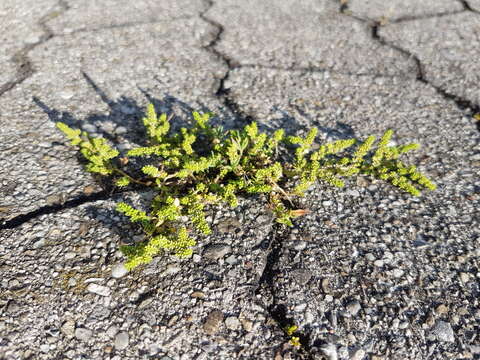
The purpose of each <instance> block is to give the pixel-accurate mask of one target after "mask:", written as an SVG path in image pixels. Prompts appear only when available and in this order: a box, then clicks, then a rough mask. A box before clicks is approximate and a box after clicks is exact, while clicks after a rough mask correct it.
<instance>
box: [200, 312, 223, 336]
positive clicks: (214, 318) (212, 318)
mask: <svg viewBox="0 0 480 360" xmlns="http://www.w3.org/2000/svg"><path fill="white" fill-rule="evenodd" d="M222 320H223V314H222V312H221V311H218V310H214V311H212V312H211V313H210V314H209V315H208V316H207V319H206V320H205V323H204V324H203V330H204V331H205V332H206V333H207V334H209V335H213V334H215V333H216V332H217V331H218V328H219V327H220V323H221V322H222Z"/></svg>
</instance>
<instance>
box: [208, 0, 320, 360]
mask: <svg viewBox="0 0 480 360" xmlns="http://www.w3.org/2000/svg"><path fill="white" fill-rule="evenodd" d="M206 3H207V5H208V6H207V8H206V9H205V10H204V11H202V12H201V13H200V15H199V17H200V18H201V19H202V20H203V21H205V22H207V23H208V24H210V25H212V26H213V27H214V28H216V29H217V32H216V34H215V36H214V37H213V39H212V40H211V41H210V43H209V44H207V45H206V46H204V49H205V50H206V51H208V52H210V53H212V54H213V55H214V56H215V57H216V58H217V59H219V60H221V61H222V62H223V63H225V64H226V65H227V68H228V70H227V71H226V72H225V75H224V76H223V78H221V79H220V81H219V85H218V88H217V91H216V92H215V96H216V97H218V98H220V99H221V100H222V102H223V104H224V105H225V107H226V108H227V109H228V110H229V111H230V112H231V113H232V114H234V115H236V116H237V117H238V118H239V119H240V120H241V122H242V123H246V124H247V123H249V122H251V121H254V117H253V116H251V115H247V114H245V113H244V112H243V111H242V110H241V109H240V106H239V105H238V104H237V103H236V102H235V100H234V99H233V98H232V97H230V96H229V90H230V89H227V88H226V87H225V82H226V81H227V80H228V78H229V76H230V72H231V71H232V70H235V69H239V68H242V67H248V65H247V66H244V65H241V64H238V63H235V62H234V61H233V60H232V59H231V58H229V57H228V56H226V55H225V54H223V53H222V52H220V51H218V49H217V48H216V45H217V43H218V42H219V41H220V40H221V37H222V34H223V33H224V31H225V28H224V27H223V25H221V24H219V23H218V22H216V21H214V20H212V19H210V18H208V17H207V16H206V15H205V14H206V13H207V12H208V11H209V10H210V9H211V8H212V7H213V6H214V5H215V3H214V2H213V1H212V0H206ZM272 235H273V240H271V241H270V243H269V245H268V250H269V251H268V253H267V256H266V258H267V260H266V264H265V267H264V269H263V271H262V274H261V275H260V277H259V280H258V282H257V285H256V287H255V289H254V290H253V294H252V298H253V301H254V302H256V303H257V304H258V305H259V306H260V307H262V308H263V309H265V311H266V312H267V313H268V314H269V315H270V317H271V318H272V320H273V321H274V322H275V323H276V324H277V325H278V326H279V328H280V330H281V331H282V332H284V333H285V338H286V342H288V341H289V340H290V337H289V336H288V335H287V334H286V332H285V328H286V327H287V326H288V325H292V322H293V321H291V320H290V321H289V319H288V318H287V315H286V314H287V311H286V307H285V306H284V305H281V304H280V305H279V304H277V301H276V296H275V291H274V286H273V280H274V266H275V264H276V263H277V261H278V259H279V254H280V252H281V250H282V247H283V240H284V238H285V236H283V237H282V238H280V237H279V236H276V235H275V229H272V231H270V233H269V234H268V235H267V236H266V238H267V239H268V238H269V237H270V236H272ZM262 293H265V294H262ZM258 297H261V298H263V299H264V300H265V298H266V300H265V301H266V302H269V299H271V305H269V306H268V305H266V304H265V303H264V302H262V301H260V300H258V299H257V298H258ZM299 337H300V342H301V344H302V348H301V350H300V351H301V352H303V353H305V354H306V355H307V359H312V360H313V357H312V356H311V355H310V354H308V348H307V346H308V345H307V344H308V339H306V338H305V337H304V336H303V335H301V334H300V335H299Z"/></svg>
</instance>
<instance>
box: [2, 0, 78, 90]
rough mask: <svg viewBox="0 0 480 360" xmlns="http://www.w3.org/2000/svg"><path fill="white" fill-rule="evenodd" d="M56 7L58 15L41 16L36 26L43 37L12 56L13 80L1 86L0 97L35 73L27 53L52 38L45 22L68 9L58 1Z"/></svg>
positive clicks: (52, 13)
mask: <svg viewBox="0 0 480 360" xmlns="http://www.w3.org/2000/svg"><path fill="white" fill-rule="evenodd" d="M57 5H58V6H59V7H60V9H61V10H60V13H59V12H58V11H57V10H52V11H51V12H49V13H48V14H46V15H44V16H42V18H41V19H40V20H39V21H38V22H37V24H38V26H39V27H40V28H41V29H42V31H43V35H42V36H40V39H39V40H38V41H37V42H35V43H33V44H28V45H26V46H25V47H24V48H23V49H21V50H19V51H18V52H17V53H16V54H15V55H13V56H12V58H11V60H12V62H13V63H14V64H15V65H16V68H17V69H16V74H15V79H14V80H11V81H8V82H6V83H5V84H3V85H2V86H0V96H2V95H3V94H5V93H6V92H7V91H10V90H12V89H13V88H15V87H16V86H17V85H19V84H21V83H22V82H24V81H25V80H27V79H28V78H29V77H30V76H32V75H33V74H34V73H35V68H34V67H33V64H32V62H31V60H30V59H29V57H28V53H29V52H30V51H31V50H33V49H34V48H36V47H37V46H39V45H41V44H43V43H45V42H47V41H48V40H50V39H51V38H53V37H54V34H53V31H52V30H51V29H50V28H49V27H48V26H47V22H48V21H49V20H51V19H52V18H53V17H56V16H59V15H62V14H63V13H65V11H67V10H68V9H69V6H68V4H67V3H66V2H65V1H64V0H60V1H59V2H58V4H57Z"/></svg>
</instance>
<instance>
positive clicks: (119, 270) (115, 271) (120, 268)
mask: <svg viewBox="0 0 480 360" xmlns="http://www.w3.org/2000/svg"><path fill="white" fill-rule="evenodd" d="M127 273H128V270H127V268H126V267H125V265H124V264H118V265H115V266H114V267H113V268H112V277H113V278H115V279H119V278H121V277H123V276H125V275H126V274H127Z"/></svg>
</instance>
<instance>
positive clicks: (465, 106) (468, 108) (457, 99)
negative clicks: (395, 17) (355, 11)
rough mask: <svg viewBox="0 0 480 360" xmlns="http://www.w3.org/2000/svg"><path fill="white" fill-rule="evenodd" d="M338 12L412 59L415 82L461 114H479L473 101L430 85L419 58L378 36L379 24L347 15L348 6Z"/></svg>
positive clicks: (387, 45)
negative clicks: (423, 85)
mask: <svg viewBox="0 0 480 360" xmlns="http://www.w3.org/2000/svg"><path fill="white" fill-rule="evenodd" d="M340 10H341V13H342V14H344V15H346V16H349V17H353V18H355V19H357V20H359V21H362V22H363V23H366V24H367V25H368V26H369V27H370V29H371V36H372V39H373V40H375V41H377V42H378V43H380V44H381V45H383V46H386V47H389V48H391V49H394V50H396V51H398V52H399V53H401V54H402V55H403V56H406V57H407V58H410V59H412V60H413V61H414V62H415V64H416V68H417V72H416V77H415V79H416V80H417V81H419V82H421V83H423V84H425V85H428V86H430V87H431V88H433V89H434V90H435V92H436V93H437V94H438V95H440V96H441V97H442V98H443V99H445V100H449V101H453V102H454V103H455V105H456V106H457V108H458V109H459V110H461V111H462V112H464V113H467V114H468V115H473V114H478V113H480V105H479V104H476V103H474V102H473V101H470V100H468V99H465V98H463V97H462V96H459V95H455V94H453V93H451V92H449V91H447V90H445V89H443V88H442V87H441V86H437V85H435V84H432V82H431V81H430V80H428V78H427V76H426V75H425V70H424V66H423V64H422V62H421V61H420V58H419V57H418V56H417V55H415V54H414V53H413V52H411V51H409V50H406V49H404V48H402V47H400V46H397V45H395V44H392V43H391V42H389V41H387V40H386V39H384V38H382V37H381V36H380V34H379V29H380V28H381V27H382V25H381V23H379V22H371V21H368V20H363V19H359V18H357V17H354V16H353V15H351V14H349V13H348V6H346V7H344V8H343V10H342V9H340ZM476 127H477V130H478V131H480V121H477V122H476Z"/></svg>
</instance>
